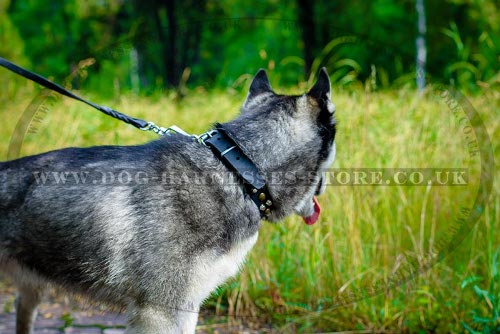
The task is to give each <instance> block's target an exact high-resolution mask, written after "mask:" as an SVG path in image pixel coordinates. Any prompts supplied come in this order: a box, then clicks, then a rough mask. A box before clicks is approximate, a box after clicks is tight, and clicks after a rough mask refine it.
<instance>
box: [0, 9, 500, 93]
mask: <svg viewBox="0 0 500 334" xmlns="http://www.w3.org/2000/svg"><path fill="white" fill-rule="evenodd" d="M1 6H2V7H1V8H0V18H1V20H0V42H1V41H3V43H0V55H2V56H4V57H7V58H9V59H12V60H15V61H16V62H18V63H21V64H24V65H26V66H29V67H30V68H32V69H34V70H36V71H38V72H40V73H42V74H44V75H46V76H52V77H54V78H56V79H57V80H58V81H62V80H64V79H65V78H66V77H67V76H68V75H69V74H70V73H71V72H72V71H73V70H74V67H75V66H77V64H78V63H79V62H81V61H82V60H85V59H88V58H93V59H95V65H94V66H92V67H91V68H89V73H90V74H91V75H90V78H91V80H89V81H87V82H86V83H85V85H87V87H89V88H92V90H96V91H100V92H102V93H103V94H104V95H108V96H109V95H114V94H116V93H120V92H121V91H128V90H132V91H134V92H135V93H140V92H142V93H146V94H148V93H153V92H155V91H161V90H162V89H163V88H165V87H174V88H180V87H182V86H185V85H188V86H190V87H197V86H203V87H205V88H208V87H213V86H217V87H220V88H224V87H233V88H235V89H240V88H241V84H242V83H244V82H245V81H246V80H247V78H248V75H249V74H252V73H255V71H256V70H257V69H258V68H260V67H263V68H267V69H268V70H270V71H275V72H276V74H277V75H276V76H275V79H274V80H275V81H276V83H277V84H279V85H280V86H293V85H296V84H297V83H299V82H301V81H303V80H307V79H309V77H307V78H306V77H302V74H303V73H304V67H306V65H307V64H306V63H305V61H304V59H305V58H304V52H305V50H304V49H305V48H308V49H311V52H312V54H313V57H312V59H316V61H315V63H314V64H312V65H314V66H313V67H314V70H315V69H316V68H318V67H319V66H327V67H328V69H329V70H330V71H331V72H335V73H336V74H335V75H334V79H335V80H336V82H338V83H339V84H352V83H365V82H367V81H370V82H372V83H373V84H374V86H377V87H383V88H387V87H391V86H393V87H401V86H404V85H406V84H407V83H411V82H412V81H413V80H414V77H415V75H414V72H415V36H416V15H415V9H414V2H413V1H402V0H397V1H388V0H377V1H368V2H367V1H360V0H354V1H352V0H350V1H347V0H340V1H335V2H326V1H324V2H323V1H319V2H314V3H312V5H311V6H312V12H311V13H310V15H311V16H312V27H311V28H312V32H313V35H311V36H306V35H305V33H304V26H302V25H301V24H302V22H301V21H300V20H299V15H298V12H299V5H298V2H297V1H285V2H280V1H267V2H266V1H264V2H263V1H256V2H253V3H251V4H250V3H248V2H246V1H242V0H231V1H226V2H217V1H213V0H189V1H180V0H173V1H168V2H164V1H158V0H141V1H140V0H134V1H126V2H123V1H119V0H111V1H104V2H103V1H99V0H89V1H84V2H81V1H80V2H78V1H76V0H69V1H64V2H61V1H59V2H57V1H56V2H53V1H48V0H26V1H4V2H2V5H1ZM426 6H427V11H426V12H427V18H428V20H427V21H428V27H427V28H428V29H427V30H428V33H427V35H426V39H427V45H428V61H427V66H426V67H427V70H428V71H429V77H430V78H432V80H433V81H444V82H447V83H448V82H453V83H454V84H455V85H457V86H459V87H462V88H465V89H468V90H476V91H477V88H478V87H484V86H487V87H496V86H497V85H498V83H499V80H500V79H499V66H500V65H499V64H500V61H499V58H498V54H499V45H500V41H499V38H500V37H499V36H500V33H499V31H500V28H499V23H498V21H499V20H498V17H499V15H498V9H497V6H496V5H495V3H494V1H492V0H482V1H479V0H474V1H465V0H453V1H451V0H450V1H426ZM33 22H36V24H33ZM346 40H349V42H345V41H346ZM339 41H344V42H342V43H339ZM309 65H311V64H309ZM311 74H314V71H313V73H311ZM242 75H243V76H242ZM306 75H307V76H308V75H309V73H306ZM81 84H83V83H81V82H78V81H75V82H72V85H73V87H75V88H79V87H80V85H81ZM372 86H373V85H372Z"/></svg>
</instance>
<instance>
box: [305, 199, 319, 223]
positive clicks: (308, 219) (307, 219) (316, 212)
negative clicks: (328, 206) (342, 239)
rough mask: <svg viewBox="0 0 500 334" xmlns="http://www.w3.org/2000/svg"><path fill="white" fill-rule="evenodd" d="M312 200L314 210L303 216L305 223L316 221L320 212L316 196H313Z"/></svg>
mask: <svg viewBox="0 0 500 334" xmlns="http://www.w3.org/2000/svg"><path fill="white" fill-rule="evenodd" d="M313 202H314V212H313V214H312V215H310V216H307V217H303V219H304V222H305V223H306V224H307V225H312V224H314V223H316V222H317V221H318V218H319V214H320V212H321V207H320V206H319V203H318V200H317V199H316V196H314V197H313Z"/></svg>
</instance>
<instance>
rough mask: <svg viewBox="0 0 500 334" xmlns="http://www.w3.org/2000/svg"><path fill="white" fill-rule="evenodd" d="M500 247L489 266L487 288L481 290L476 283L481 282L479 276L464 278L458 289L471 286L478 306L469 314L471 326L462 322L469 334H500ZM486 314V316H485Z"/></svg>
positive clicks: (481, 279)
mask: <svg viewBox="0 0 500 334" xmlns="http://www.w3.org/2000/svg"><path fill="white" fill-rule="evenodd" d="M499 257H500V247H499V248H497V250H496V251H495V254H494V255H493V259H492V261H491V265H490V271H489V273H488V274H489V275H488V280H489V281H490V284H489V286H488V287H487V288H486V289H483V288H481V287H480V286H479V285H477V284H475V283H476V282H481V281H483V278H482V277H480V276H470V277H468V278H466V279H465V280H464V281H463V282H462V284H461V286H460V288H462V289H464V288H465V287H468V286H469V287H470V286H472V289H473V291H474V293H475V294H476V297H477V300H478V304H477V306H476V307H474V308H473V309H472V310H471V311H470V313H471V315H472V323H473V325H468V324H467V323H466V322H462V325H463V326H464V328H465V329H466V330H467V331H468V332H469V333H471V334H480V333H483V334H490V333H500V274H499V270H500V258H499ZM485 309H486V312H485ZM485 313H486V314H485Z"/></svg>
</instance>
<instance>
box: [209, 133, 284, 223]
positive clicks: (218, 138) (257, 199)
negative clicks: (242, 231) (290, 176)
mask: <svg viewBox="0 0 500 334" xmlns="http://www.w3.org/2000/svg"><path fill="white" fill-rule="evenodd" d="M200 137H201V141H202V142H203V143H204V144H205V145H206V146H208V147H210V149H211V150H212V151H213V152H214V154H215V155H216V156H217V158H219V159H220V160H221V161H222V163H223V164H224V165H225V166H226V167H228V168H229V169H230V170H232V171H233V172H235V173H236V174H237V175H238V177H239V178H240V180H241V181H242V182H243V185H244V187H245V190H246V192H247V194H248V195H249V196H250V198H251V199H252V201H253V202H254V203H255V205H257V207H258V208H259V212H260V217H261V219H265V218H267V217H269V215H270V214H271V212H272V210H273V208H274V207H273V201H272V198H271V195H270V193H269V190H268V188H267V185H266V181H265V178H264V177H263V176H262V174H261V173H260V172H259V170H258V168H257V166H255V164H254V163H253V162H252V160H250V158H249V157H248V156H247V155H246V154H245V153H244V152H243V150H242V149H241V148H240V147H239V146H238V144H237V143H236V142H235V141H234V140H233V139H232V138H231V137H230V136H229V135H228V134H227V133H226V131H224V129H222V128H216V129H215V130H212V131H209V132H207V133H205V134H204V135H203V136H200Z"/></svg>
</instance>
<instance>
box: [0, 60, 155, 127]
mask: <svg viewBox="0 0 500 334" xmlns="http://www.w3.org/2000/svg"><path fill="white" fill-rule="evenodd" d="M0 66H2V67H5V68H6V69H8V70H10V71H12V72H14V73H16V74H19V75H20V76H22V77H25V78H26V79H29V80H31V81H34V82H36V83H37V84H39V85H42V86H44V87H45V88H48V89H51V90H53V91H56V92H58V93H59V94H62V95H64V96H68V97H71V98H72V99H75V100H78V101H80V102H83V103H85V104H88V105H89V106H91V107H93V108H95V109H97V110H99V111H100V112H103V113H105V114H106V115H108V116H111V117H114V118H116V119H119V120H120V121H123V122H125V123H127V124H130V125H133V126H135V127H136V128H138V129H141V130H153V129H150V125H151V124H152V123H151V122H146V121H145V120H142V119H138V118H134V117H130V116H128V115H125V114H122V113H121V112H118V111H116V110H113V109H111V108H109V107H106V106H100V105H98V104H95V103H92V102H90V101H87V100H85V99H83V98H81V97H79V96H78V95H75V94H73V93H72V92H70V91H69V90H67V89H66V88H64V87H62V86H61V85H58V84H56V83H54V82H52V81H50V80H49V79H47V78H44V77H42V76H41V75H39V74H36V73H33V72H31V71H28V70H27V69H25V68H22V67H20V66H18V65H16V64H14V63H12V62H10V61H8V60H7V59H4V58H2V57H0ZM153 131H154V130H153ZM155 132H156V131H155Z"/></svg>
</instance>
